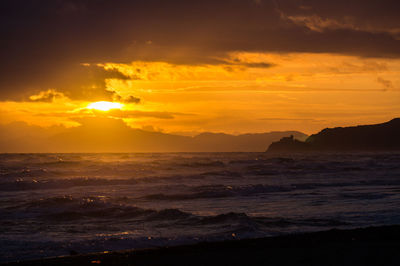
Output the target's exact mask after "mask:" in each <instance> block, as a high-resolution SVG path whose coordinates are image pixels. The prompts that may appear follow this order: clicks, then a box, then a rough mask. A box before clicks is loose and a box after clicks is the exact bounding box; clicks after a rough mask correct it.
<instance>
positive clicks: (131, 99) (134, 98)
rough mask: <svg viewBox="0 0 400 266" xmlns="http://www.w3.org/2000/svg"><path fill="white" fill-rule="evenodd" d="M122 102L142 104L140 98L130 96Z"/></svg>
mask: <svg viewBox="0 0 400 266" xmlns="http://www.w3.org/2000/svg"><path fill="white" fill-rule="evenodd" d="M122 101H123V102H124V103H140V98H137V97H135V96H132V95H130V96H128V97H127V98H123V100H122Z"/></svg>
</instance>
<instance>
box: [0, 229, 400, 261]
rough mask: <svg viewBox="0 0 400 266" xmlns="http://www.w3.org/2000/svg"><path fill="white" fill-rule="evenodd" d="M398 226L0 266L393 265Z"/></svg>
mask: <svg viewBox="0 0 400 266" xmlns="http://www.w3.org/2000/svg"><path fill="white" fill-rule="evenodd" d="M399 246H400V225H390V226H379V227H367V228H358V229H346V230H341V229H331V230H328V231H320V232H311V233H299V234H290V235H282V236H275V237H266V238H258V239H242V240H229V241H222V242H202V243H198V244H192V245H183V246H173V247H161V248H149V249H136V250H123V251H110V252H102V253H90V254H81V255H73V256H64V257H55V258H45V259H38V260H29V261H21V262H8V263H3V264H1V265H8V266H13V265H44V266H46V265H60V266H62V265H246V264H247V265H399V264H398V263H399V262H400V252H399Z"/></svg>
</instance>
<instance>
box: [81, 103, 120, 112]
mask: <svg viewBox="0 0 400 266" xmlns="http://www.w3.org/2000/svg"><path fill="white" fill-rule="evenodd" d="M123 106H124V105H123V104H122V103H113V102H106V101H101V102H95V103H91V104H89V105H88V106H87V107H86V108H87V109H95V110H100V111H109V110H111V109H121V108H122V107H123Z"/></svg>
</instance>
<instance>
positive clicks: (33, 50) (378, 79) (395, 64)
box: [0, 0, 400, 135]
mask: <svg viewBox="0 0 400 266" xmlns="http://www.w3.org/2000/svg"><path fill="white" fill-rule="evenodd" d="M225 2H229V5H226V6H225V7H224V5H222V3H215V2H213V1H204V3H198V4H194V3H192V4H189V3H186V4H182V3H181V2H179V1H175V0H174V1H171V2H170V6H162V5H163V4H162V3H161V2H159V1H153V0H152V1H149V3H141V2H138V1H131V2H129V1H117V2H116V4H114V5H112V4H111V2H110V3H109V2H107V1H104V3H103V4H97V5H96V4H93V2H90V1H82V2H79V1H61V2H60V3H57V4H55V3H50V2H49V3H50V4H49V5H48V6H46V8H45V9H43V8H42V9H39V7H37V6H29V5H28V6H27V7H26V8H27V10H28V9H29V8H33V9H35V10H36V9H37V11H36V12H37V13H38V14H40V12H44V13H46V14H48V15H49V16H47V17H45V18H43V16H42V17H40V16H39V15H38V16H36V15H35V14H36V13H35V12H33V13H29V15H27V16H25V17H23V15H24V14H25V13H23V12H22V11H21V12H22V13H21V12H20V10H21V7H22V5H21V4H15V6H12V5H10V6H11V7H9V8H10V10H8V12H9V14H11V15H9V16H8V17H6V18H3V20H4V21H3V22H4V23H6V24H5V25H9V26H7V27H8V28H7V27H5V28H4V32H3V34H6V36H7V37H8V38H5V40H7V41H6V42H7V45H8V47H9V49H10V50H9V53H8V54H4V60H3V62H2V65H1V69H2V71H3V72H2V73H3V74H2V81H1V82H0V124H3V125H4V124H8V123H12V122H16V121H22V122H26V123H28V124H29V125H38V126H41V127H50V126H54V125H62V126H65V127H77V126H79V125H80V123H81V122H80V121H81V119H82V118H86V117H110V118H114V119H119V120H122V121H123V122H124V123H126V124H127V125H128V126H130V127H132V128H142V129H145V130H150V131H161V132H166V133H177V134H183V135H194V134H197V133H200V132H205V131H210V132H225V133H232V134H239V133H246V132H268V131H275V130H299V131H302V132H304V133H307V134H311V133H316V132H318V131H319V130H321V129H323V128H325V127H333V126H348V125H355V124H372V123H380V122H385V121H388V120H390V119H391V118H394V117H399V116H400V49H399V47H400V37H399V33H400V30H399V29H400V22H399V19H398V15H397V13H396V12H394V11H393V10H392V9H395V8H397V4H396V3H395V2H393V3H392V2H390V3H388V4H387V5H386V6H383V5H382V6H377V4H376V3H373V2H372V1H371V2H368V1H367V2H360V1H350V2H348V1H339V2H337V3H335V4H332V3H321V2H320V1H267V0H265V1H262V0H260V1H250V0H249V1H225ZM346 2H348V3H346ZM390 5H392V6H390ZM210 7H211V8H210ZM357 8H362V11H363V12H359V10H358V9H357ZM110 9H112V10H114V9H115V10H114V11H115V13H113V12H109V13H108V12H107V13H104V12H105V10H110ZM18 10H19V11H18ZM39 10H41V11H39ZM138 10H139V11H140V12H139V11H138ZM17 11H18V12H19V13H18V12H17ZM13 12H14V13H13ZM27 14H28V13H27ZM135 14H136V15H135ZM177 14H179V15H177ZM182 14H185V15H182ZM371 14H374V16H371ZM71 18H74V20H73V22H71V23H70V24H68V23H69V22H70V21H72V20H71ZM383 18H385V19H384V20H383ZM13 21H20V25H23V26H21V27H19V26H15V25H17V24H15V23H14V22H13ZM32 22H35V23H36V24H32ZM78 22H79V23H78ZM4 23H3V24H4ZM7 23H8V24H7ZM18 25H19V24H18ZM32 25H36V26H32ZM13 27H14V28H13ZM104 29H107V30H104ZM59 32H63V34H61V33H59ZM54 34H55V37H52V36H53V35H54ZM16 36H18V38H19V39H18V38H17V37H16ZM17 39H18V40H20V41H17ZM97 101H110V102H117V103H121V104H122V105H123V106H122V105H121V106H122V107H121V108H118V109H112V110H111V111H98V110H96V109H88V108H87V106H88V105H90V104H91V103H93V102H97Z"/></svg>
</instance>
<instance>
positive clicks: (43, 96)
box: [29, 89, 68, 103]
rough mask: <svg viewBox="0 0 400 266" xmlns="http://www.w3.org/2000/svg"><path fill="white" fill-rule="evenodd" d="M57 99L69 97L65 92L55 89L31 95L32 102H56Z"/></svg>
mask: <svg viewBox="0 0 400 266" xmlns="http://www.w3.org/2000/svg"><path fill="white" fill-rule="evenodd" d="M57 99H68V98H67V97H66V96H65V95H64V93H62V92H58V91H56V90H54V89H49V90H47V91H41V92H39V93H38V94H35V95H31V96H29V100H30V101H32V102H48V103H51V102H54V101H55V100H57Z"/></svg>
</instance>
